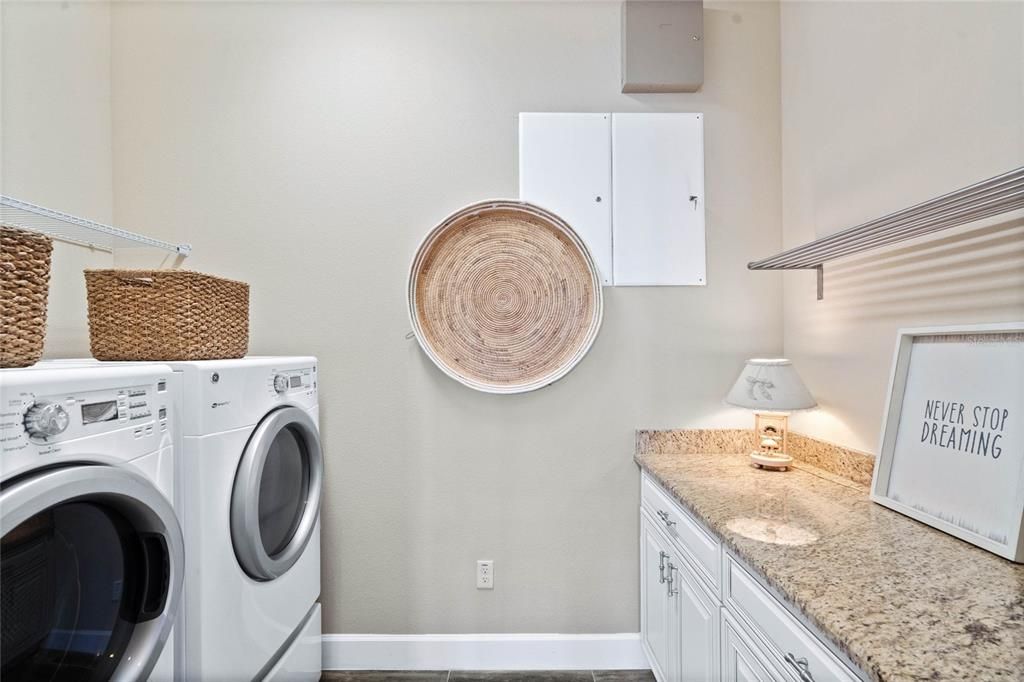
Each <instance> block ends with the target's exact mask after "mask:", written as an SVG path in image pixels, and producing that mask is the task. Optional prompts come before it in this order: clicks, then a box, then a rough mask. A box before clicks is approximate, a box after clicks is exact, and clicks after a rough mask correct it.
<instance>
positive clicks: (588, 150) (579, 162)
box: [519, 113, 612, 284]
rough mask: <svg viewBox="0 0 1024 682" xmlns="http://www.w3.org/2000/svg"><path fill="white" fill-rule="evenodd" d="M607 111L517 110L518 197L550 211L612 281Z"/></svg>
mask: <svg viewBox="0 0 1024 682" xmlns="http://www.w3.org/2000/svg"><path fill="white" fill-rule="evenodd" d="M611 144H612V140H611V114H547V113H536V114H532V113H524V114H519V198H520V199H522V200H524V201H529V202H530V203H533V204H537V205H538V206H541V207H543V208H546V209H548V210H550V211H553V212H554V213H555V214H557V215H558V216H559V217H561V218H562V219H563V220H565V221H566V222H567V223H569V225H570V226H571V227H572V228H573V229H574V230H575V231H576V233H577V234H578V235H579V236H580V238H581V239H583V241H584V242H585V243H586V245H587V248H588V249H589V250H590V256H591V257H592V258H593V259H594V263H595V264H596V265H597V269H598V272H600V274H601V281H602V282H603V283H604V284H611V283H612V211H611V206H612V201H611V192H612V169H611V164H610V159H611Z"/></svg>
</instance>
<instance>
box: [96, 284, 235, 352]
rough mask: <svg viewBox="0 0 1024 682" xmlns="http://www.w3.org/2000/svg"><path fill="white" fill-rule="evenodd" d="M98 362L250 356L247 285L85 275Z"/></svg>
mask: <svg viewBox="0 0 1024 682" xmlns="http://www.w3.org/2000/svg"><path fill="white" fill-rule="evenodd" d="M85 285H86V291H87V295H88V299H89V345H90V347H91V349H92V354H93V357H95V358H96V359H98V360H157V361H160V360H168V361H169V360H218V359H224V358H240V357H242V356H244V355H245V353H246V351H247V350H248V349H249V285H248V284H245V283H244V282H235V281H232V280H229V279H222V278H220V277H212V276H210V275H204V274H202V273H199V272H189V271H187V270H86V271H85Z"/></svg>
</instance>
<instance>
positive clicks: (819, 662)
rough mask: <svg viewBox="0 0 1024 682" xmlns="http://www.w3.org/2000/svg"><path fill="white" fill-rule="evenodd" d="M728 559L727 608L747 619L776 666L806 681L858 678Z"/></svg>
mask: <svg viewBox="0 0 1024 682" xmlns="http://www.w3.org/2000/svg"><path fill="white" fill-rule="evenodd" d="M725 561H726V571H725V584H724V586H723V594H724V601H725V605H726V607H728V608H729V609H730V610H731V611H733V612H734V613H736V614H738V615H739V616H740V617H742V618H743V619H745V620H746V621H747V622H748V623H749V624H750V626H751V628H752V629H753V631H755V632H756V633H757V634H759V635H760V636H761V638H762V639H763V640H764V644H765V648H766V649H767V650H768V652H769V653H770V654H771V655H772V656H773V657H775V659H776V665H778V666H779V667H780V668H781V669H783V670H785V671H786V674H788V675H789V676H790V677H791V679H793V680H800V681H803V682H810V681H811V680H816V681H817V682H824V681H825V680H841V681H842V682H855V681H856V680H858V679H859V678H858V677H857V676H856V675H855V674H854V673H853V672H852V671H851V670H850V669H849V668H847V667H846V665H844V664H843V663H842V662H841V661H840V660H839V659H838V658H837V657H836V656H835V655H834V654H833V653H832V652H831V651H829V650H828V649H827V648H826V647H825V645H824V644H822V643H821V642H820V641H819V640H818V638H817V637H816V636H815V635H813V634H812V633H811V631H810V630H808V629H807V628H806V627H804V625H803V624H802V623H800V621H798V620H797V619H796V618H794V617H793V615H792V614H791V613H790V612H789V611H788V610H786V607H784V606H783V605H782V604H780V603H779V601H778V600H777V599H776V598H775V597H773V596H772V595H771V594H770V593H769V592H768V590H766V589H765V588H764V587H762V586H761V585H760V584H759V583H758V582H757V581H756V580H755V579H754V578H753V577H752V576H751V575H750V574H749V573H747V571H746V570H745V569H744V568H742V567H741V566H740V565H739V564H737V563H736V562H735V561H734V560H733V559H732V557H729V556H727V557H726V558H725Z"/></svg>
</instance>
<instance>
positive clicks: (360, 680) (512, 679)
mask: <svg viewBox="0 0 1024 682" xmlns="http://www.w3.org/2000/svg"><path fill="white" fill-rule="evenodd" d="M320 680H321V682H654V675H652V674H651V671H650V670H514V671H513V670H414V671H413V670H360V671H343V670H330V671H324V673H323V675H322V676H321V677H320Z"/></svg>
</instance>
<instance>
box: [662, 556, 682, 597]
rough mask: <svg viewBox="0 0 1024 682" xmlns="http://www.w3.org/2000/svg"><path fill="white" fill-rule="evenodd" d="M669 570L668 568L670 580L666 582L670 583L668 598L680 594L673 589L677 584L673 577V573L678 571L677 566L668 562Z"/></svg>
mask: <svg viewBox="0 0 1024 682" xmlns="http://www.w3.org/2000/svg"><path fill="white" fill-rule="evenodd" d="M667 568H668V578H667V579H666V580H665V582H667V583H668V596H670V597H674V596H676V595H677V594H679V590H677V589H675V588H674V587H672V586H673V585H674V584H675V582H676V579H675V577H674V576H673V575H672V572H673V571H675V570H676V565H675V564H673V563H672V562H671V561H670V562H668V566H667Z"/></svg>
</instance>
